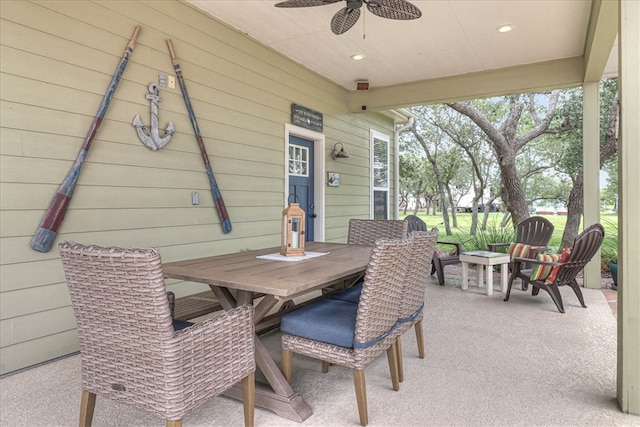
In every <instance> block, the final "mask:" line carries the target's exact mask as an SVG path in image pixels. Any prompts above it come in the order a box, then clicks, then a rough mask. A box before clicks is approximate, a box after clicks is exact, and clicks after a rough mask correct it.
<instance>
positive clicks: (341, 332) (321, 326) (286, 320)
mask: <svg viewBox="0 0 640 427" xmlns="http://www.w3.org/2000/svg"><path fill="white" fill-rule="evenodd" d="M357 312H358V305H357V304H353V303H350V302H345V301H340V300H334V299H325V300H322V301H319V302H317V303H315V304H311V305H308V306H306V307H303V308H301V309H299V310H296V311H293V312H291V313H288V314H285V315H284V316H282V319H281V321H280V330H281V331H282V332H283V333H285V334H289V335H295V336H298V337H302V338H308V339H311V340H316V341H321V342H325V343H328V344H334V345H337V346H340V347H347V348H352V347H353V337H354V331H355V326H356V314H357Z"/></svg>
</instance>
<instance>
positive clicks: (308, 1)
mask: <svg viewBox="0 0 640 427" xmlns="http://www.w3.org/2000/svg"><path fill="white" fill-rule="evenodd" d="M339 1H346V3H347V7H345V8H344V9H340V10H339V11H338V12H337V13H336V14H335V15H333V18H332V19H331V31H333V33H334V34H344V33H346V32H347V31H348V30H349V29H350V28H351V27H353V26H354V24H355V23H356V21H358V18H359V17H360V8H361V7H362V5H363V4H366V5H367V9H368V10H369V12H371V13H373V14H374V15H377V16H379V17H381V18H387V19H399V20H403V21H408V20H410V19H417V18H420V16H422V12H420V9H418V8H417V7H416V6H414V5H413V4H411V3H409V2H408V1H406V0H286V1H283V2H280V3H276V5H275V6H276V7H310V6H323V5H325V4H331V3H337V2H339Z"/></svg>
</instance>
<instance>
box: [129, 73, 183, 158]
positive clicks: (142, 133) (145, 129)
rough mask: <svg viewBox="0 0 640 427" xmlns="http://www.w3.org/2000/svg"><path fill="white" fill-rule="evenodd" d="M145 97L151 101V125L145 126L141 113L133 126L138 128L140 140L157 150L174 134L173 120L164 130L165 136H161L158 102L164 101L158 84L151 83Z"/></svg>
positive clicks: (134, 120) (135, 118) (134, 119)
mask: <svg viewBox="0 0 640 427" xmlns="http://www.w3.org/2000/svg"><path fill="white" fill-rule="evenodd" d="M145 97H146V98H147V99H148V100H149V101H151V126H150V127H149V126H145V125H144V124H143V123H142V120H141V119H140V115H139V114H138V115H137V116H135V117H134V118H133V126H134V127H135V128H136V132H137V133H138V138H140V141H142V143H143V144H144V145H146V146H147V147H149V148H151V149H152V150H153V151H157V150H159V149H161V148H162V147H164V146H165V145H167V144H168V143H169V140H170V139H171V137H172V136H173V132H174V129H173V122H169V124H168V125H167V128H166V129H165V131H164V136H163V137H160V132H159V131H158V102H160V101H162V98H160V89H159V88H158V85H157V84H155V83H149V94H148V95H146V96H145Z"/></svg>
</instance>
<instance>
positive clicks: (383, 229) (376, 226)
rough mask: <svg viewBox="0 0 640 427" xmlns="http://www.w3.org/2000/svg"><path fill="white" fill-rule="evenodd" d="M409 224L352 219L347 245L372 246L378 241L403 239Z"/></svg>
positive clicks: (395, 221) (385, 220) (398, 221)
mask: <svg viewBox="0 0 640 427" xmlns="http://www.w3.org/2000/svg"><path fill="white" fill-rule="evenodd" d="M407 231H408V229H407V224H406V223H405V222H404V221H401V220H393V219H354V218H352V219H350V220H349V234H348V237H347V243H349V244H352V245H354V244H358V245H372V244H373V243H375V241H376V240H377V239H403V238H405V237H406V236H407Z"/></svg>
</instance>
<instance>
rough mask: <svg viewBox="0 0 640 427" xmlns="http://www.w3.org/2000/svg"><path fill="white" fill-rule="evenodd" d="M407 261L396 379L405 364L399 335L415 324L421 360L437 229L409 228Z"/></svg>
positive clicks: (401, 305)
mask: <svg viewBox="0 0 640 427" xmlns="http://www.w3.org/2000/svg"><path fill="white" fill-rule="evenodd" d="M409 239H410V241H411V245H410V247H409V253H408V256H409V263H408V267H407V276H406V279H405V282H404V286H403V292H402V298H401V300H400V309H399V317H398V325H397V326H396V330H395V335H396V351H397V360H398V379H399V381H401V382H402V381H404V363H403V359H402V340H401V337H402V335H403V334H404V333H405V332H407V331H408V330H409V329H411V327H412V326H415V332H416V343H417V346H418V357H420V358H421V359H424V357H425V350H424V332H423V329H422V319H423V317H424V312H423V310H424V298H425V289H426V285H427V278H428V277H429V271H430V270H431V259H432V257H433V252H434V250H435V247H436V242H437V240H438V229H437V228H434V229H433V230H432V231H430V232H428V231H412V232H411V233H410V235H409Z"/></svg>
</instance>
